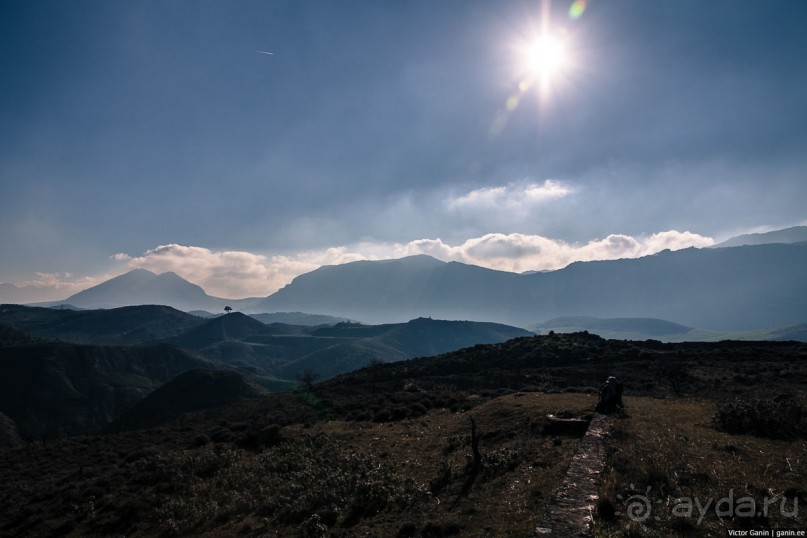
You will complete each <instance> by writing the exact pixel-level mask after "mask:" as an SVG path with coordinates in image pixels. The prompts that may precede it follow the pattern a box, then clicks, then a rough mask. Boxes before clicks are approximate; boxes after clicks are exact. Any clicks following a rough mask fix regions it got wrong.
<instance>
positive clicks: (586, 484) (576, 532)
mask: <svg viewBox="0 0 807 538" xmlns="http://www.w3.org/2000/svg"><path fill="white" fill-rule="evenodd" d="M608 432H609V425H608V422H607V421H606V417H605V416H604V415H599V414H598V415H595V416H594V418H593V419H592V421H591V424H589V427H588V430H587V431H586V434H585V435H584V436H583V439H582V440H581V441H580V445H579V446H578V448H577V453H576V454H575V455H574V458H572V463H571V464H570V465H569V470H568V471H567V472H566V478H565V479H564V480H563V483H562V484H561V485H560V486H559V487H558V489H557V490H556V491H555V494H554V496H553V498H552V502H551V503H550V505H549V509H548V510H547V513H546V516H545V517H544V521H543V523H542V524H541V526H539V527H538V528H536V529H535V536H544V535H552V536H570V537H571V536H591V535H592V532H593V524H594V518H593V515H594V511H595V509H596V506H597V500H598V496H597V492H598V491H599V488H600V482H601V480H602V473H603V470H604V469H605V438H606V437H607V436H608Z"/></svg>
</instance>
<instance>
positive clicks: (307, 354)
mask: <svg viewBox="0 0 807 538" xmlns="http://www.w3.org/2000/svg"><path fill="white" fill-rule="evenodd" d="M531 334H532V333H530V332H528V331H525V330H523V329H517V328H515V327H509V326H506V325H500V324H496V323H480V322H470V321H441V320H432V319H416V320H412V321H410V322H408V323H399V324H388V325H361V324H358V323H338V324H336V325H333V326H316V327H305V326H296V325H285V324H279V323H273V324H269V325H264V324H263V323H260V322H259V321H257V320H255V319H253V318H252V317H250V316H247V315H244V314H240V313H237V312H233V313H231V314H227V315H225V316H220V317H218V318H215V319H211V320H207V321H205V322H204V323H202V324H201V325H198V326H197V327H194V328H192V329H190V330H189V331H187V332H186V333H184V334H182V335H179V336H176V337H173V338H171V339H169V340H168V342H170V343H172V344H175V345H178V346H182V347H186V348H189V349H193V350H195V351H198V352H200V353H202V354H204V355H205V356H208V357H211V358H213V359H215V360H217V361H221V362H223V363H226V364H228V365H230V366H234V367H236V368H239V369H241V370H243V371H245V372H249V373H250V374H252V375H259V376H269V377H275V378H282V379H294V378H295V376H296V375H297V374H298V373H300V372H302V371H303V370H306V369H309V370H314V371H316V372H317V373H318V374H319V375H321V376H325V377H327V376H331V375H336V374H338V373H342V372H346V371H348V370H351V369H354V368H360V367H362V366H364V365H365V364H367V362H368V361H369V360H370V359H378V360H381V361H384V362H389V361H395V360H402V359H409V358H412V357H417V356H423V355H431V354H435V353H444V352H446V351H452V350H455V349H460V348H463V347H468V346H473V345H476V344H482V343H495V342H504V341H505V340H509V339H511V338H517V337H519V336H528V335H531Z"/></svg>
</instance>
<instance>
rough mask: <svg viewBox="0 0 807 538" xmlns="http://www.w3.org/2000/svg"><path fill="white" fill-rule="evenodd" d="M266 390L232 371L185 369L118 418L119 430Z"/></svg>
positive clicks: (157, 421) (146, 426)
mask: <svg viewBox="0 0 807 538" xmlns="http://www.w3.org/2000/svg"><path fill="white" fill-rule="evenodd" d="M262 394H266V391H265V390H263V389H262V388H261V387H259V386H258V385H256V384H255V383H254V382H252V381H250V380H249V379H248V378H246V377H245V376H244V375H243V374H240V373H238V372H234V371H232V370H188V371H187V372H184V373H182V374H179V375H178V376H176V377H175V378H173V379H172V380H171V381H169V382H168V383H166V384H165V385H163V386H161V387H160V388H158V389H157V390H155V391H154V392H152V393H151V394H149V395H148V396H146V397H145V398H143V399H142V400H140V401H139V402H138V403H137V404H135V406H134V407H132V408H131V409H130V410H128V411H127V412H126V413H125V414H124V415H123V417H121V420H120V425H121V429H123V430H135V429H142V428H149V427H154V426H157V425H159V424H163V423H166V422H169V421H171V420H174V419H176V418H177V417H179V416H180V415H182V414H183V413H188V412H191V411H201V410H203V409H212V408H215V407H222V406H224V405H229V404H232V403H234V402H237V401H238V400H241V399H244V398H255V397H258V396H260V395H262Z"/></svg>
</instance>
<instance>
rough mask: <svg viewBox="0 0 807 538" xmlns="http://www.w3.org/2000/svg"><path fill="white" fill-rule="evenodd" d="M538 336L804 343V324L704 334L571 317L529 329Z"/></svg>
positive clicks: (659, 324)
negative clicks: (586, 334) (585, 333)
mask: <svg viewBox="0 0 807 538" xmlns="http://www.w3.org/2000/svg"><path fill="white" fill-rule="evenodd" d="M532 330H533V331H535V332H536V333H538V334H548V333H549V332H550V331H552V332H555V333H574V332H579V331H588V332H590V333H592V334H597V335H599V336H601V337H603V338H608V339H615V340H637V341H641V340H647V339H653V340H660V341H662V342H720V341H723V340H738V341H787V340H793V341H797V342H807V323H802V324H799V325H791V326H788V327H774V328H767V329H754V330H746V331H724V332H719V331H707V330H703V329H696V328H693V327H687V326H685V325H680V324H678V323H672V322H670V321H665V320H661V319H650V318H617V319H600V318H592V317H588V316H571V317H564V318H557V319H552V320H549V321H545V322H543V323H539V324H537V325H535V326H533V327H532Z"/></svg>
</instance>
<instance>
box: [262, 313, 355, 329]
mask: <svg viewBox="0 0 807 538" xmlns="http://www.w3.org/2000/svg"><path fill="white" fill-rule="evenodd" d="M250 316H252V317H253V318H255V319H257V320H258V321H260V322H261V323H266V324H267V325H268V324H270V323H284V324H286V325H305V326H310V327H313V326H315V325H335V324H337V323H342V322H345V321H350V320H349V319H347V318H340V317H336V316H322V315H319V314H305V313H303V312H271V313H264V314H250Z"/></svg>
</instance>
